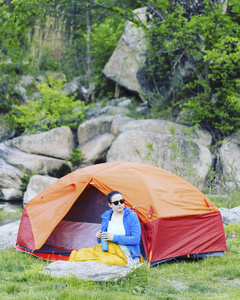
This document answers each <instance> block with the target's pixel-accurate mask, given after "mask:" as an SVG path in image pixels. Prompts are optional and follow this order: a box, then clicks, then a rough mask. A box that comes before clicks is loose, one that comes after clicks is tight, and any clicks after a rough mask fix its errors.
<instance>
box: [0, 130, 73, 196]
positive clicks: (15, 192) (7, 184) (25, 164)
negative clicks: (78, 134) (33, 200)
mask: <svg viewBox="0 0 240 300" xmlns="http://www.w3.org/2000/svg"><path fill="white" fill-rule="evenodd" d="M66 131H67V132H69V131H70V129H69V128H67V127H66V128H64V129H63V131H61V133H63V135H60V136H59V132H60V131H55V130H53V131H52V132H50V133H49V132H46V134H44V135H43V134H39V135H38V134H36V135H32V136H27V137H20V138H16V139H13V140H9V141H6V142H4V143H1V144H0V166H1V171H0V174H1V179H0V198H1V200H4V201H10V200H21V199H22V194H23V192H22V189H21V185H22V182H23V180H24V176H25V174H29V175H32V174H40V175H49V176H52V177H57V178H60V177H62V176H64V175H66V174H67V173H69V172H71V164H70V163H68V162H66V161H65V160H64V159H65V158H66V157H69V156H70V150H71V149H72V145H73V142H72V139H73V138H72V136H70V139H69V138H68V137H67V135H65V132H66ZM55 133H57V134H55ZM45 137H46V140H44V138H45ZM50 137H52V139H51V138H50ZM58 137H59V138H58ZM65 138H66V143H64V139H65ZM35 141H36V142H35ZM69 141H70V142H69ZM48 142H49V143H50V144H51V145H52V149H51V147H49V146H48ZM64 144H67V145H68V146H66V147H65V146H64ZM15 145H16V147H18V148H16V147H15ZM44 145H46V146H44ZM69 145H70V146H69ZM19 149H23V150H25V151H29V152H31V151H32V152H38V153H39V152H41V153H42V154H44V155H36V154H31V153H26V152H23V151H20V150H19ZM44 149H46V152H45V153H44ZM55 150H56V154H55V155H54V151H55ZM49 153H52V156H53V157H50V156H47V155H49ZM60 153H61V154H62V156H63V159H56V158H54V156H55V157H56V156H60Z"/></svg>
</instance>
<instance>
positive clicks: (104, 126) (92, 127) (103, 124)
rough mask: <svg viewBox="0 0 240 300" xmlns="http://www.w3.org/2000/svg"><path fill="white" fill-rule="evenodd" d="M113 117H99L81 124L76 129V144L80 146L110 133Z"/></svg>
mask: <svg viewBox="0 0 240 300" xmlns="http://www.w3.org/2000/svg"><path fill="white" fill-rule="evenodd" d="M113 119H114V117H113V116H106V117H105V116H101V117H99V118H94V119H91V120H88V121H86V122H84V123H82V124H81V125H80V126H79V127H78V131H77V135H78V143H79V145H80V146H81V145H82V144H84V143H86V142H87V141H89V140H91V139H92V138H95V137H96V136H98V135H101V134H104V133H111V125H112V120H113Z"/></svg>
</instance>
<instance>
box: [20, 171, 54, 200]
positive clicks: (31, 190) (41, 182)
mask: <svg viewBox="0 0 240 300" xmlns="http://www.w3.org/2000/svg"><path fill="white" fill-rule="evenodd" d="M57 179H58V178H55V177H50V176H41V175H33V176H32V177H31V178H30V181H29V184H28V186H27V190H26V192H25V193H24V197H23V203H24V204H27V203H28V202H29V201H30V200H31V199H33V198H34V197H35V196H37V195H38V194H39V193H40V192H41V191H43V190H44V189H45V188H46V187H48V186H49V185H50V184H52V183H53V182H55V181H56V180H57Z"/></svg>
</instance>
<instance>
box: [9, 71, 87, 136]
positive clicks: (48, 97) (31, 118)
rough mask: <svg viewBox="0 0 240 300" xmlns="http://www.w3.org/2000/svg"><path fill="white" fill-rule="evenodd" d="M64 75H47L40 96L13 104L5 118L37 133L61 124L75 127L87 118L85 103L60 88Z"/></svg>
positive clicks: (15, 125) (16, 125) (14, 125)
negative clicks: (69, 95)
mask: <svg viewBox="0 0 240 300" xmlns="http://www.w3.org/2000/svg"><path fill="white" fill-rule="evenodd" d="M62 87H63V85H62V80H61V79H56V80H55V79H53V77H52V76H49V77H48V83H47V82H44V81H43V82H42V83H41V85H40V86H39V87H38V88H39V93H40V98H35V99H33V100H28V103H27V105H20V106H17V105H14V106H13V109H12V111H11V112H10V113H9V114H8V115H7V116H6V121H7V122H8V123H9V124H10V126H12V127H13V128H14V129H16V130H19V129H24V130H25V132H26V133H36V132H39V131H43V130H49V129H52V128H56V127H60V126H70V127H72V128H76V126H78V125H79V124H80V123H81V122H83V121H84V112H85V105H84V103H83V102H81V101H74V98H75V96H71V97H68V96H66V94H65V93H64V92H63V91H62V90H61V89H62Z"/></svg>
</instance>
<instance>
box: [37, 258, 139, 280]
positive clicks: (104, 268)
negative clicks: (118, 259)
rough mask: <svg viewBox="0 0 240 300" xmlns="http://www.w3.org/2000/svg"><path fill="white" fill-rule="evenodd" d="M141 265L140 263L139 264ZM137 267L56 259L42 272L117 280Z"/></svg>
mask: <svg viewBox="0 0 240 300" xmlns="http://www.w3.org/2000/svg"><path fill="white" fill-rule="evenodd" d="M139 266H140V265H139ZM134 269H135V267H130V266H128V265H126V266H123V267H119V266H111V265H105V264H101V263H98V262H94V261H84V262H69V261H56V262H53V263H51V264H50V265H48V266H47V267H46V268H44V270H43V271H41V273H42V274H46V275H50V276H52V277H65V278H66V277H71V276H73V275H74V276H76V277H77V278H78V279H84V280H93V281H108V280H117V279H119V278H121V277H125V276H126V275H127V274H128V273H129V272H131V271H133V270H134Z"/></svg>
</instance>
